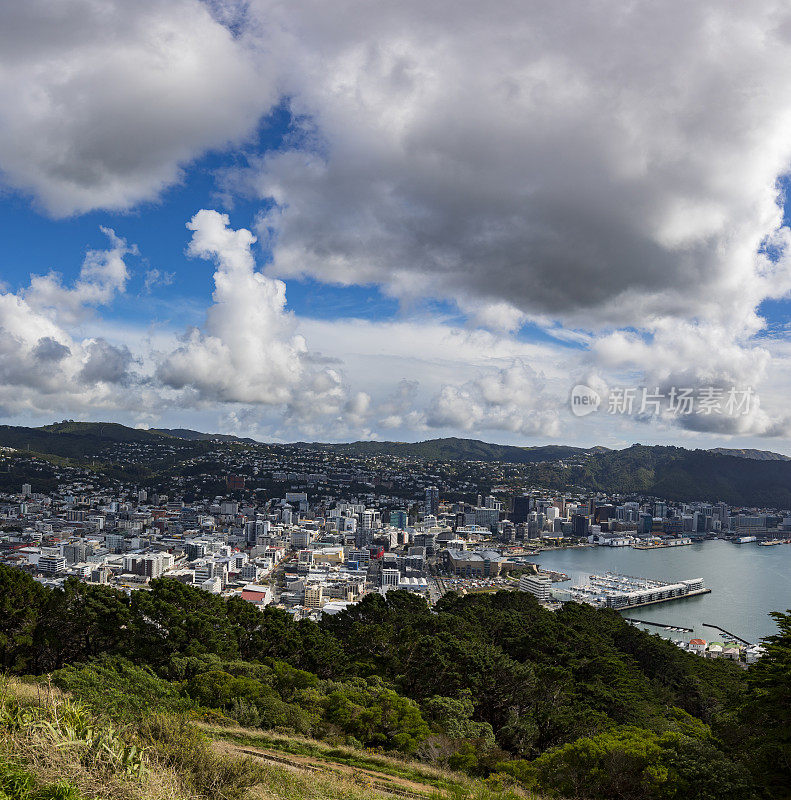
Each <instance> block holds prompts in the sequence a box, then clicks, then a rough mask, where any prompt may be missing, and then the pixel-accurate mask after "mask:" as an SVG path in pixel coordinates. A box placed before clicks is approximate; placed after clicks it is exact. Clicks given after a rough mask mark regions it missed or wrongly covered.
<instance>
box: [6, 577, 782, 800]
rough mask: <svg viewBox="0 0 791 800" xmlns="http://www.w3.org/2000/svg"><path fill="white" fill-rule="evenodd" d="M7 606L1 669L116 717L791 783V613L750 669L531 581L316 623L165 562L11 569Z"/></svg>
mask: <svg viewBox="0 0 791 800" xmlns="http://www.w3.org/2000/svg"><path fill="white" fill-rule="evenodd" d="M0 603H2V607H0V666H2V667H3V668H4V669H6V670H11V671H13V672H16V673H32V674H42V673H47V672H53V671H54V680H55V681H56V683H57V684H58V685H59V686H61V687H63V688H65V689H67V690H69V691H70V692H72V693H73V694H74V695H75V696H77V697H81V698H84V699H85V700H86V701H91V698H92V699H93V701H94V702H96V703H97V707H99V706H101V707H102V708H104V709H105V710H108V711H113V712H114V713H117V714H122V713H130V714H132V715H133V716H136V717H138V718H139V717H141V716H143V717H145V715H146V714H147V713H148V709H150V708H158V709H171V710H172V711H173V712H174V713H175V712H178V713H183V712H184V711H185V709H189V707H190V705H192V706H194V707H204V708H206V707H208V708H213V709H216V711H217V713H219V714H221V715H223V716H224V717H231V718H234V719H236V720H237V721H239V722H240V723H241V724H244V725H247V726H257V727H260V728H262V729H276V730H279V731H291V732H292V733H296V734H299V735H302V736H312V737H317V738H321V739H325V740H327V741H330V742H335V743H340V742H343V743H345V744H347V745H352V746H353V747H365V748H368V749H369V750H370V749H374V750H376V751H380V752H383V753H394V754H398V753H401V754H404V755H411V756H412V757H419V758H421V759H423V760H424V761H427V762H429V763H431V764H433V765H434V766H438V767H445V768H452V769H463V770H465V771H467V772H469V773H470V774H471V775H476V776H480V777H487V776H488V778H489V779H490V780H491V779H493V777H494V779H496V780H498V781H506V780H516V781H518V782H519V783H520V785H522V786H523V787H525V788H527V789H534V790H537V791H540V792H544V793H550V794H551V793H553V792H557V793H559V794H560V795H561V796H564V795H565V796H575V797H580V798H592V799H593V798H610V797H619V798H623V800H632V798H633V799H634V800H638V798H639V800H643V798H648V799H649V800H651V799H652V798H656V800H665V798H668V799H669V798H677V797H688V798H690V800H695V798H698V799H699V800H715V799H716V798H720V797H723V796H726V795H727V796H729V797H732V798H737V799H738V798H743V800H753V798H759V797H762V796H763V797H778V798H779V797H783V796H784V795H783V794H782V791H781V789H779V788H778V787H782V786H786V785H787V784H788V782H789V780H791V769H789V762H788V761H787V760H784V759H783V758H780V757H778V754H782V753H785V757H786V758H787V756H788V755H789V744H788V736H787V728H786V727H785V726H786V724H787V722H788V719H789V715H790V712H789V696H790V693H789V679H788V675H789V665H790V664H791V656H790V655H789V654H791V622H789V621H788V619H787V618H785V617H784V618H782V619H781V628H782V630H783V633H782V634H781V635H780V636H778V637H776V638H775V640H774V641H773V642H771V643H770V644H771V645H772V648H771V650H770V653H769V656H768V657H767V658H766V659H765V661H764V662H762V663H761V665H760V666H759V667H756V668H753V670H751V671H750V673H748V674H745V673H744V672H743V671H742V670H741V669H740V668H739V667H737V666H736V665H734V664H731V663H727V662H723V661H711V660H704V659H701V658H699V657H697V656H693V655H690V654H688V653H685V652H682V651H680V650H679V649H678V648H677V647H675V646H674V645H673V644H671V643H669V642H666V641H664V640H661V639H659V638H658V637H655V636H654V637H652V636H649V635H648V634H646V633H644V632H642V631H640V630H637V629H635V628H634V627H631V626H629V625H628V624H626V623H625V622H624V621H623V619H622V618H621V617H620V616H619V615H618V614H616V613H615V612H608V611H598V610H595V609H593V608H590V607H587V606H579V605H575V604H569V605H566V606H565V607H564V608H563V609H562V610H561V611H559V612H557V613H555V614H553V613H550V612H548V611H545V610H543V609H542V608H540V607H539V606H538V604H537V603H536V601H535V599H534V598H533V597H532V596H530V595H527V594H522V593H512V592H500V593H497V594H493V595H485V596H484V595H479V596H468V597H463V598H461V597H458V596H455V595H452V594H451V595H447V596H446V597H445V598H444V599H443V600H442V601H441V602H440V603H439V604H438V605H437V606H436V607H435V608H434V609H433V610H430V609H429V608H428V607H427V606H426V604H425V602H424V601H423V600H422V599H420V598H417V597H414V596H411V595H409V594H406V593H402V592H390V593H388V595H387V596H386V597H381V596H380V595H371V596H368V597H367V598H365V599H364V600H363V601H362V602H361V603H359V604H358V605H356V606H354V607H353V608H351V609H350V610H349V611H347V612H345V613H343V614H340V615H338V616H334V617H330V618H327V619H326V620H325V621H323V622H322V623H321V624H320V625H316V624H314V623H310V622H297V623H295V622H294V621H293V620H292V619H291V618H290V617H289V616H288V615H287V614H285V613H283V612H280V611H278V610H276V609H266V610H264V611H263V612H262V611H260V610H259V609H257V608H255V607H253V606H251V605H249V604H247V603H245V602H243V601H241V600H239V599H231V600H224V599H221V598H219V597H216V596H213V595H210V594H207V593H203V592H200V591H199V590H197V589H193V588H192V587H187V586H184V585H182V584H180V583H177V582H175V581H171V580H166V579H160V580H157V581H154V582H152V584H151V591H137V592H134V593H132V595H131V596H128V595H126V594H123V593H120V592H117V591H115V590H113V589H112V588H109V587H101V586H88V585H84V584H80V583H77V582H75V581H71V582H67V584H66V587H65V589H64V590H62V591H61V590H56V591H53V590H49V589H45V588H43V587H41V586H40V585H39V584H37V583H35V582H34V581H33V580H32V579H31V578H29V577H28V576H27V575H25V574H24V573H21V572H18V571H14V570H11V569H0ZM130 704H136V705H134V707H130ZM783 748H785V750H784V749H783Z"/></svg>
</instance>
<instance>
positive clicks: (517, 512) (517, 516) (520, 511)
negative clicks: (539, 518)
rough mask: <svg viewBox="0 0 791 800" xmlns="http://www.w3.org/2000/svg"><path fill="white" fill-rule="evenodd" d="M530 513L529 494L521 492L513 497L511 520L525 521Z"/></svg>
mask: <svg viewBox="0 0 791 800" xmlns="http://www.w3.org/2000/svg"><path fill="white" fill-rule="evenodd" d="M529 513H530V495H527V494H523V495H519V496H517V497H515V498H514V510H513V512H512V513H511V522H527V515H528V514H529Z"/></svg>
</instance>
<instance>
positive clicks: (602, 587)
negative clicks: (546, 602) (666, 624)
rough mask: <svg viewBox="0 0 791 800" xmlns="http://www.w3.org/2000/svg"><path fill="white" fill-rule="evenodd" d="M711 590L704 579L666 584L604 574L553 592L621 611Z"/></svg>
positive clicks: (649, 579) (615, 574)
mask: <svg viewBox="0 0 791 800" xmlns="http://www.w3.org/2000/svg"><path fill="white" fill-rule="evenodd" d="M710 591H711V590H710V589H707V588H706V587H705V586H704V585H703V579H702V578H688V579H686V580H681V581H676V582H675V583H666V582H664V581H659V580H655V579H652V578H637V577H634V576H633V575H619V574H618V573H615V572H606V573H605V574H604V575H591V576H590V577H589V579H588V583H587V584H586V585H583V586H574V587H572V588H571V589H567V590H559V591H558V590H556V591H555V592H554V593H555V596H556V597H558V598H560V597H561V595H564V597H563V598H562V599H568V600H572V601H575V602H578V603H588V604H589V605H592V606H596V607H597V608H614V609H616V610H622V609H626V608H637V607H639V606H648V605H653V604H654V603H665V602H667V601H668V600H678V599H681V598H685V597H692V596H694V595H699V594H707V593H708V592H710Z"/></svg>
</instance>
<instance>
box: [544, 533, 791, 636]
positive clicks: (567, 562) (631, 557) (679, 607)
mask: <svg viewBox="0 0 791 800" xmlns="http://www.w3.org/2000/svg"><path fill="white" fill-rule="evenodd" d="M533 560H534V561H536V562H538V565H539V567H540V568H541V569H542V570H553V571H557V572H564V573H565V574H566V575H568V576H569V577H570V581H569V582H568V583H566V584H560V586H563V585H565V586H573V585H580V584H585V583H587V582H588V579H589V577H590V575H591V574H599V575H601V574H603V573H605V572H607V571H611V572H618V573H623V574H626V575H645V576H648V577H650V578H656V579H660V578H661V579H664V580H665V581H666V582H668V583H675V582H677V581H680V580H682V579H685V578H688V577H690V576H693V575H700V576H701V577H702V578H703V581H704V584H705V586H706V588H708V589H711V590H712V591H711V592H708V593H704V594H699V595H696V596H690V597H686V598H684V600H683V602H680V601H679V602H674V603H669V604H667V603H666V604H664V605H662V606H661V608H662V612H661V614H658V612H657V606H655V605H648V606H644V607H632V608H629V609H628V611H626V609H624V614H625V615H626V616H628V617H630V618H631V619H635V620H639V619H646V620H652V621H653V620H657V618H658V619H659V620H661V621H666V625H667V626H668V627H671V628H679V627H683V628H687V629H689V628H691V629H693V631H694V635H695V636H696V637H699V638H702V639H710V638H711V628H707V627H704V625H703V623H704V622H707V623H716V624H718V625H721V626H722V627H724V628H725V629H727V630H729V631H734V632H736V633H738V634H739V636H740V637H743V638H744V639H746V640H747V641H750V642H759V641H760V640H761V638H762V637H764V636H770V635H772V634H774V633H776V632H777V624H776V622H775V621H774V619H772V617H770V616H769V612H770V611H785V610H786V609H789V608H791V582H789V580H788V576H789V575H791V547H760V546H758V544H757V543H753V544H746V545H734V544H733V543H732V542H729V541H724V540H721V539H715V540H709V541H705V542H693V544H692V545H691V546H689V547H668V548H663V549H657V550H636V549H635V548H632V547H618V548H615V547H587V548H573V549H569V550H565V551H563V550H554V551H549V552H542V553H540V554H538V555H537V556H535V557H534V559H533ZM560 586H558V585H556V586H555V587H554V589H553V591H555V592H556V591H557V590H558V589H559V588H560ZM651 629H652V630H653V631H656V632H657V633H660V635H663V636H667V637H669V638H673V639H676V640H678V639H683V638H687V637H689V636H690V635H691V634H689V633H686V634H682V633H679V632H676V631H672V630H671V631H667V632H664V631H660V630H659V629H658V628H656V627H652V628H651Z"/></svg>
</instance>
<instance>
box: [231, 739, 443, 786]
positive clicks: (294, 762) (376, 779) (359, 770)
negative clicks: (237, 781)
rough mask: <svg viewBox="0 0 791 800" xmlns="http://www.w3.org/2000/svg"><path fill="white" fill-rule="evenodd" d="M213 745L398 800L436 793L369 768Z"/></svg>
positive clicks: (280, 751) (238, 747)
mask: <svg viewBox="0 0 791 800" xmlns="http://www.w3.org/2000/svg"><path fill="white" fill-rule="evenodd" d="M216 745H217V746H218V747H219V748H220V749H222V750H223V751H225V752H227V753H231V754H235V755H246V756H253V757H254V758H263V759H266V760H267V761H274V762H276V763H278V764H282V765H283V766H284V767H287V768H289V769H298V770H306V771H309V772H334V773H335V774H337V775H343V776H345V777H350V778H352V779H353V780H354V782H355V783H357V784H359V785H360V786H367V787H369V788H371V789H375V790H377V791H379V792H389V793H390V794H394V795H398V796H400V797H415V798H421V800H423V798H426V797H429V796H431V794H432V793H434V792H438V791H439V790H438V789H435V788H434V787H433V786H429V785H427V784H425V783H417V782H416V781H410V780H408V779H407V778H400V777H398V776H396V775H389V774H387V773H385V772H377V771H376V770H373V769H369V768H363V767H351V766H349V765H348V764H336V763H335V762H333V761H320V760H317V759H316V758H315V757H313V756H300V755H295V754H293V753H285V752H283V751H282V750H268V749H266V748H263V747H250V746H248V745H237V744H234V743H232V742H227V741H224V742H221V741H216Z"/></svg>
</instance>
